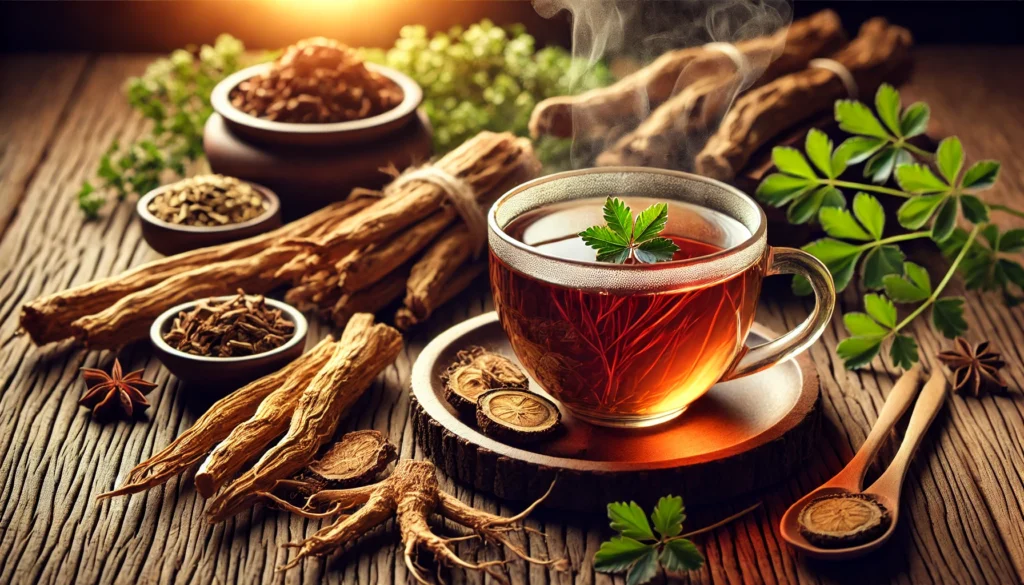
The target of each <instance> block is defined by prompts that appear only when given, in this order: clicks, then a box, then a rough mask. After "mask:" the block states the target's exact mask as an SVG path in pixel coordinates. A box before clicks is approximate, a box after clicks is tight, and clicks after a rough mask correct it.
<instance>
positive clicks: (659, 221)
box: [633, 203, 668, 243]
mask: <svg viewBox="0 0 1024 585" xmlns="http://www.w3.org/2000/svg"><path fill="white" fill-rule="evenodd" d="M666 223H668V205H667V204H665V203H655V204H654V205H652V206H650V207H648V208H647V209H645V210H643V211H641V212H640V215H638V216H637V218H636V225H635V226H633V234H634V236H633V241H634V242H635V243H641V242H646V241H647V240H652V239H654V238H655V237H657V235H658V234H660V233H661V230H663V229H665V224H666Z"/></svg>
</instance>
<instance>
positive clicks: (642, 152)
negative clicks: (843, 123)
mask: <svg viewBox="0 0 1024 585" xmlns="http://www.w3.org/2000/svg"><path fill="white" fill-rule="evenodd" d="M842 42H843V27H842V24H841V23H840V21H839V17H838V16H837V15H836V13H835V12H833V11H831V10H823V11H821V12H819V13H817V14H814V15H813V16H810V17H808V18H805V19H803V20H799V21H797V22H794V23H793V25H792V26H791V27H789V28H787V29H784V30H781V31H779V32H777V33H775V34H774V35H771V36H769V37H765V42H764V43H759V44H757V45H753V46H751V47H749V49H748V50H747V51H745V56H746V57H747V59H748V61H749V62H750V64H751V68H752V71H749V72H748V73H747V75H746V76H743V75H741V72H740V71H736V69H735V67H732V68H730V67H726V68H724V69H718V70H713V71H703V70H702V69H706V68H704V67H700V65H699V63H695V64H693V65H692V66H691V67H689V68H688V69H687V71H686V73H685V74H684V77H685V78H686V79H687V80H690V79H692V80H693V81H690V82H688V83H686V84H685V87H683V88H682V89H681V90H679V91H678V92H677V93H675V94H674V95H673V96H672V97H670V98H668V99H667V100H665V102H664V103H662V104H661V105H659V106H658V107H657V108H655V109H654V110H653V111H652V112H651V115H650V116H649V117H648V118H647V119H645V120H644V121H643V122H641V123H640V125H639V126H638V127H637V128H636V129H635V130H633V131H632V132H629V133H627V134H625V135H624V136H622V137H621V138H620V139H619V140H618V141H617V142H616V143H615V144H614V145H613V146H611V147H610V148H608V149H607V150H606V151H605V152H603V153H601V154H600V155H599V156H598V157H597V164H598V165H601V166H618V165H638V166H656V167H678V166H681V165H682V164H683V163H684V162H685V161H688V160H689V159H691V158H692V156H693V154H694V150H693V149H699V146H702V145H695V146H692V147H691V145H690V144H689V142H690V141H693V142H698V143H699V142H700V141H701V140H702V139H703V138H706V137H707V133H708V132H710V131H712V130H713V129H714V127H715V124H717V123H718V121H719V120H720V119H721V117H722V115H724V114H725V112H726V110H727V109H728V108H729V106H730V105H732V103H733V100H734V99H735V98H736V96H737V95H738V94H739V93H740V92H741V91H744V90H746V89H747V88H748V87H749V86H753V87H757V86H761V85H764V84H765V83H768V82H770V81H772V80H774V79H777V78H779V77H780V76H782V75H786V74H789V73H793V72H795V71H800V70H802V69H804V68H805V67H806V66H807V63H808V61H810V60H811V59H814V58H815V57H823V56H825V55H828V54H831V53H832V52H833V51H835V50H836V49H838V48H839V47H840V45H841V44H842ZM776 57H777V58H776ZM755 77H756V79H755Z"/></svg>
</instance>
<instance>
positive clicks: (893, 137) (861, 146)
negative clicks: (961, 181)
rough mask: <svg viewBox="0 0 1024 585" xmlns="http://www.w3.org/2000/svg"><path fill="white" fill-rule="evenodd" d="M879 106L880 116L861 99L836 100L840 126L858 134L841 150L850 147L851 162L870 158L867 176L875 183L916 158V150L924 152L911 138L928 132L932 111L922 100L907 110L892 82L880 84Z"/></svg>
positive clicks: (865, 171) (865, 166) (883, 180)
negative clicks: (909, 140) (860, 100)
mask: <svg viewBox="0 0 1024 585" xmlns="http://www.w3.org/2000/svg"><path fill="white" fill-rule="evenodd" d="M875 109H876V110H877V111H878V117H875V114H874V113H872V111H871V108H869V107H868V106H866V105H864V104H863V103H861V102H858V101H854V100H839V101H837V102H836V106H835V116H836V121H837V122H839V128H840V129H841V130H843V131H845V132H849V133H850V134H855V135H857V136H853V137H851V138H849V139H847V140H846V141H844V142H843V144H841V145H840V147H839V149H838V150H840V151H848V153H847V156H848V162H849V163H850V164H854V163H859V162H861V161H864V160H866V161H867V164H865V165H864V177H865V178H868V179H871V181H872V182H873V183H876V184H883V183H885V182H887V181H888V180H889V177H890V176H891V175H892V172H893V169H895V168H896V167H897V166H899V165H902V164H906V163H908V162H910V161H912V160H913V159H914V156H913V155H914V154H915V153H916V154H922V153H923V151H921V150H920V149H918V148H916V147H915V146H914V145H912V144H910V143H909V142H907V140H908V139H910V138H913V137H914V136H918V135H921V134H924V132H925V130H926V129H927V127H928V117H929V116H930V111H929V109H928V106H927V105H926V104H923V103H920V102H919V103H915V104H912V105H911V106H909V107H908V108H907V109H905V110H904V109H903V106H902V103H901V101H900V94H899V92H898V91H896V88H894V87H893V86H891V85H889V84H882V86H881V87H879V88H878V93H876V94H875ZM879 118H881V121H879Z"/></svg>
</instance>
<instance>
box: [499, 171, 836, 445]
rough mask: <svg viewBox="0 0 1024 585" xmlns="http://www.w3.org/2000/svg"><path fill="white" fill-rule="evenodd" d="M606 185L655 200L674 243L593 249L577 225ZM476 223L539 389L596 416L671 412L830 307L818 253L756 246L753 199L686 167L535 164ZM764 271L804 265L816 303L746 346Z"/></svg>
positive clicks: (651, 419)
mask: <svg viewBox="0 0 1024 585" xmlns="http://www.w3.org/2000/svg"><path fill="white" fill-rule="evenodd" d="M609 196H613V197H618V198H621V199H623V200H624V201H625V202H626V203H627V204H630V205H631V206H632V207H633V212H634V214H636V213H639V212H640V211H641V210H642V209H643V208H644V207H646V206H647V205H650V204H651V203H655V202H665V203H667V204H668V206H669V214H668V222H667V225H666V227H665V229H664V231H663V232H662V235H664V236H668V237H670V238H671V239H672V240H673V241H674V242H675V243H676V244H677V245H678V246H679V247H680V248H681V249H680V251H679V252H677V253H676V255H675V257H674V259H673V260H672V261H668V262H658V263H654V264H643V263H633V264H628V263H627V264H613V263H607V262H597V261H596V255H595V253H594V251H593V250H590V249H588V248H586V247H585V245H583V244H582V241H581V240H579V238H578V237H577V236H576V234H577V233H578V232H580V231H582V230H584V229H586V228H587V227H589V226H591V225H595V224H603V223H604V220H603V218H602V214H601V206H602V204H603V203H604V201H605V199H606V198H607V197H609ZM488 232H489V233H488V241H489V244H490V273H491V288H492V290H493V293H494V304H495V307H496V308H497V311H498V316H499V318H500V320H501V324H502V327H503V328H504V330H505V332H506V333H507V334H508V336H509V339H510V341H511V344H512V348H513V349H514V350H515V352H516V355H517V356H518V357H519V360H520V361H521V362H522V364H523V366H524V367H525V368H526V369H527V370H528V372H529V373H530V375H531V376H532V377H533V379H534V380H536V381H537V382H538V383H539V384H540V385H541V386H542V387H543V388H544V390H545V391H546V392H548V393H549V394H550V395H551V396H552V397H554V398H555V399H556V400H558V401H559V402H561V403H562V404H563V405H564V406H565V407H566V408H567V409H569V410H570V411H571V412H572V413H573V414H574V415H575V416H578V417H580V418H582V419H584V420H587V421H589V422H592V423H594V424H599V425H604V426H619V427H640V426H649V425H654V424H658V423H661V422H664V421H667V420H670V419H672V418H675V417H676V416H678V415H679V414H681V413H682V412H683V411H684V410H685V409H686V407H687V406H688V405H689V404H691V403H692V402H693V401H694V400H696V399H698V398H700V396H702V395H703V394H704V393H705V392H707V391H708V390H709V389H710V388H711V387H712V386H713V385H714V384H715V383H717V382H719V381H725V380H730V379H734V378H738V377H741V376H747V375H750V374H753V373H755V372H758V371H761V370H763V369H765V368H768V367H770V366H772V365H773V364H775V363H777V362H779V361H782V360H785V359H787V358H789V357H790V356H792V355H794V354H796V353H799V352H801V351H803V350H804V349H806V348H807V347H808V346H809V345H810V344H811V343H813V342H814V341H815V340H816V339H817V338H818V337H819V336H820V335H821V333H822V331H823V330H824V328H825V327H826V325H827V323H828V321H829V319H830V318H831V315H832V311H833V309H834V306H835V288H834V286H833V283H832V277H831V275H830V274H829V272H828V269H827V268H826V267H825V266H824V265H823V264H822V263H821V262H820V261H819V260H817V259H816V258H814V257H813V256H811V255H810V254H807V253H806V252H803V251H801V250H795V249H791V248H772V247H769V246H768V244H767V225H766V219H765V215H764V212H763V211H762V210H761V208H760V207H759V206H758V205H757V203H755V202H754V201H753V200H752V199H751V198H750V197H748V196H747V195H745V194H743V193H742V192H740V191H739V190H737V189H735V188H733V187H731V186H729V185H726V184H724V183H720V182H718V181H714V180H711V179H707V178H704V177H700V176H696V175H691V174H687V173H682V172H677V171H667V170H657V169H646V168H614V167H610V168H599V169H585V170H579V171H569V172H565V173H559V174H555V175H550V176H546V177H542V178H540V179H537V180H534V181H531V182H529V183H526V184H524V185H521V186H519V187H517V188H515V189H513V190H512V191H510V192H508V193H506V194H505V195H504V196H502V197H501V198H500V199H499V200H498V201H497V202H495V204H494V205H493V206H492V207H491V209H490V211H489V213H488ZM775 274H799V275H802V276H804V277H805V278H807V280H808V281H809V282H810V284H811V288H812V290H813V292H814V295H815V300H816V302H815V306H814V310H813V312H812V313H811V315H810V316H809V317H808V318H807V320H806V321H804V322H803V323H802V324H801V325H799V326H798V327H797V328H795V329H793V330H792V331H789V332H787V333H786V334H784V335H782V336H781V337H779V338H778V339H775V340H772V341H770V342H768V343H765V344H763V345H759V346H757V347H753V348H749V349H748V348H747V347H746V345H745V343H744V342H745V340H746V337H747V333H748V331H749V330H750V326H751V324H752V323H753V320H754V314H755V312H756V309H757V298H758V296H759V294H760V289H761V281H762V280H763V278H764V277H765V276H771V275H775Z"/></svg>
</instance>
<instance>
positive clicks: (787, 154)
mask: <svg viewBox="0 0 1024 585" xmlns="http://www.w3.org/2000/svg"><path fill="white" fill-rule="evenodd" d="M772 162H773V163H775V166H776V167H778V169H779V170H780V171H782V172H783V173H786V174H788V175H793V176H797V177H804V178H807V179H817V178H818V175H817V174H815V172H814V169H812V168H811V165H810V164H809V163H808V162H807V159H806V158H804V155H803V153H801V152H800V151H799V150H797V149H795V148H793V147H791V146H776V147H775V148H773V149H772Z"/></svg>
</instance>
